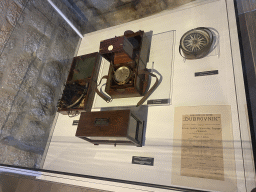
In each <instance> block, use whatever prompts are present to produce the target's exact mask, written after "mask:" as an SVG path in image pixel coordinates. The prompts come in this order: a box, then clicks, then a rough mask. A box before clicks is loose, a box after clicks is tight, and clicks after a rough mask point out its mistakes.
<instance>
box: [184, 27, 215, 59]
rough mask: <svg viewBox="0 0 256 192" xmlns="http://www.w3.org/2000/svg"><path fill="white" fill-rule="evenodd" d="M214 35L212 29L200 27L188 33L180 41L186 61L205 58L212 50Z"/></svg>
mask: <svg viewBox="0 0 256 192" xmlns="http://www.w3.org/2000/svg"><path fill="white" fill-rule="evenodd" d="M212 43H213V34H212V32H211V30H210V29H208V28H205V27H199V28H196V29H192V30H190V31H187V32H186V33H185V34H184V35H183V36H182V37H181V39H180V51H181V50H182V52H183V55H182V54H181V52H180V54H181V56H182V57H184V58H185V59H200V58H202V57H205V56H206V55H207V54H208V53H209V52H210V49H211V46H212Z"/></svg>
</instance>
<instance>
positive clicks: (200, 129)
mask: <svg viewBox="0 0 256 192" xmlns="http://www.w3.org/2000/svg"><path fill="white" fill-rule="evenodd" d="M181 175H182V176H190V177H201V178H208V179H218V180H224V164H223V147H222V127H221V114H190V115H183V116H182V146H181Z"/></svg>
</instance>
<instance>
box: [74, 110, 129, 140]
mask: <svg viewBox="0 0 256 192" xmlns="http://www.w3.org/2000/svg"><path fill="white" fill-rule="evenodd" d="M129 119H130V110H117V111H97V112H83V113H81V116H80V120H79V123H78V128H77V131H76V136H77V137H95V136H99V137H102V136H103V137H126V136H127V130H128V126H129Z"/></svg>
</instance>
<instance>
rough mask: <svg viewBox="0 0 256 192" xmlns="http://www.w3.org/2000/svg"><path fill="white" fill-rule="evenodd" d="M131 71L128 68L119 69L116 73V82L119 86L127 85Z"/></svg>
mask: <svg viewBox="0 0 256 192" xmlns="http://www.w3.org/2000/svg"><path fill="white" fill-rule="evenodd" d="M130 73H131V72H130V69H129V68H128V67H125V66H123V67H119V68H118V69H117V70H116V72H115V75H114V77H115V80H116V81H117V83H118V84H120V85H122V84H125V83H127V81H128V79H129V77H130Z"/></svg>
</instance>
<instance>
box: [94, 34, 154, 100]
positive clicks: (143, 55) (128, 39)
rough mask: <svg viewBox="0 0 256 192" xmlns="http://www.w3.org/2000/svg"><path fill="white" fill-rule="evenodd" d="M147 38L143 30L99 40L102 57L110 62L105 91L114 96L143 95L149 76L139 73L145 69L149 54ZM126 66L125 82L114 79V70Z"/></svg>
mask: <svg viewBox="0 0 256 192" xmlns="http://www.w3.org/2000/svg"><path fill="white" fill-rule="evenodd" d="M149 46H150V45H149V40H148V37H147V36H146V35H145V33H144V31H137V32H135V33H133V32H130V33H128V34H125V35H123V36H119V37H115V38H112V39H107V40H104V41H101V43H100V51H99V53H100V54H101V56H102V57H104V58H105V59H106V60H108V61H109V62H110V66H109V71H108V78H107V83H106V88H105V92H106V93H107V94H109V95H110V96H111V97H112V98H113V99H114V98H126V97H138V96H143V95H144V94H145V92H146V90H147V88H148V84H149V76H148V75H146V74H140V71H141V70H145V69H146V64H147V60H148V55H149ZM122 66H125V67H128V68H129V69H130V72H131V76H130V79H129V80H128V81H127V82H126V83H125V84H122V85H120V84H118V83H117V82H116V81H115V78H114V75H115V71H117V69H118V68H119V67H122Z"/></svg>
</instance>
